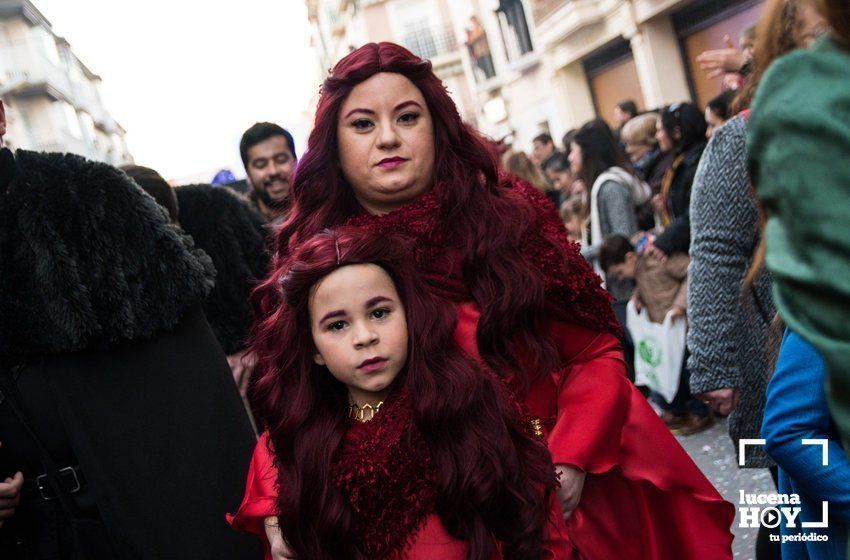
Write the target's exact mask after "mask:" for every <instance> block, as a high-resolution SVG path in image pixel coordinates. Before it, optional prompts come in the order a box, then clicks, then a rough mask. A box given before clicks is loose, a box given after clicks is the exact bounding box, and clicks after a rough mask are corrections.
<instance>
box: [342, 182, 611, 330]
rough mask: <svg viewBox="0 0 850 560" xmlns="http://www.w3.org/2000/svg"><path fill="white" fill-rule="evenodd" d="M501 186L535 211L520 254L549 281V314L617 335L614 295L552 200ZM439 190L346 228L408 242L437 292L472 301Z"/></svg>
mask: <svg viewBox="0 0 850 560" xmlns="http://www.w3.org/2000/svg"><path fill="white" fill-rule="evenodd" d="M501 185H502V186H501V187H500V188H501V189H503V192H502V196H507V197H510V198H513V199H514V200H515V201H516V204H517V205H524V206H526V207H527V208H530V209H531V211H532V212H531V214H532V215H533V220H532V221H529V223H528V224H526V229H525V232H524V235H523V238H522V242H521V247H520V250H521V253H522V255H523V258H524V259H525V260H526V262H527V263H528V264H529V265H530V266H531V267H532V268H533V269H536V270H537V271H539V272H540V274H541V275H542V276H543V277H544V279H545V285H546V300H547V304H548V307H547V309H546V312H547V313H548V314H551V315H553V316H554V317H556V318H558V319H559V320H562V321H566V322H569V323H575V324H579V325H583V326H585V327H587V328H588V329H591V330H594V331H597V332H609V333H613V334H618V333H619V332H620V325H619V323H618V322H617V319H616V317H615V316H614V311H613V309H612V307H611V296H610V295H609V294H608V292H606V291H605V290H604V289H603V288H602V285H601V284H602V279H601V278H599V276H598V275H597V274H596V273H595V272H594V271H593V269H592V268H591V266H590V265H589V264H588V263H587V261H586V260H585V259H584V257H582V256H581V254H580V253H579V246H578V245H577V244H576V243H573V242H571V241H569V240H568V239H567V233H566V229H565V228H564V224H563V222H561V220H560V218H559V217H558V214H557V212H556V211H555V208H554V206H552V203H551V201H549V199H548V198H546V197H545V196H544V195H543V194H541V193H540V192H538V191H537V190H535V189H534V188H533V187H531V186H529V185H528V184H527V183H525V182H522V181H515V182H512V181H509V180H507V179H503V180H502V182H501ZM440 188H442V185H438V186H437V187H435V188H434V190H432V191H431V192H429V193H427V194H425V195H423V196H421V197H420V198H418V199H417V200H415V201H413V202H412V203H410V204H408V205H406V206H403V207H401V208H399V209H398V210H396V211H394V212H390V213H389V214H384V215H371V214H366V213H363V214H359V215H357V216H354V217H352V218H351V219H349V220H348V222H347V225H353V226H357V227H361V228H364V229H368V230H370V231H374V232H377V233H381V234H387V235H398V236H401V237H404V238H406V239H408V240H409V241H410V242H411V243H412V248H413V252H414V257H415V259H416V263H417V265H418V269H419V270H420V272H422V273H423V275H424V278H425V280H426V281H427V283H428V284H429V287H431V288H432V289H433V291H434V292H435V293H437V294H438V295H440V296H442V297H444V298H446V299H450V300H452V301H465V300H470V299H472V297H471V294H470V293H469V289H468V287H467V281H466V279H464V278H463V276H462V274H461V273H460V270H459V269H460V268H461V267H462V263H461V262H460V256H459V248H458V246H457V243H456V242H455V240H452V239H450V238H449V233H450V232H448V231H447V228H446V227H445V225H444V224H443V223H441V221H442V212H441V208H440V197H439V189H440ZM483 219H488V218H487V217H484V218H483ZM492 219H496V218H495V217H493V218H492Z"/></svg>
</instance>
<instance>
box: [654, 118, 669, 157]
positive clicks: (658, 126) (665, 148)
mask: <svg viewBox="0 0 850 560" xmlns="http://www.w3.org/2000/svg"><path fill="white" fill-rule="evenodd" d="M655 140H656V141H657V142H658V147H659V148H660V149H661V151H662V152H670V151H672V150H673V139H672V138H670V135H669V134H668V133H667V129H666V128H664V124H663V123H662V122H661V117H658V120H657V121H656V122H655Z"/></svg>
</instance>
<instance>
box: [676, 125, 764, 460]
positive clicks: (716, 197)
mask: <svg viewBox="0 0 850 560" xmlns="http://www.w3.org/2000/svg"><path fill="white" fill-rule="evenodd" d="M746 140H747V121H746V118H745V116H743V115H738V116H736V117H734V118H733V119H732V120H730V121H729V122H728V123H726V124H725V125H724V126H723V127H721V128H719V129H718V130H717V131H716V132H715V133H714V136H713V137H712V139H711V141H710V142H709V143H708V147H707V148H706V150H705V153H704V154H703V156H702V160H701V162H700V165H699V168H698V169H697V173H696V177H695V179H694V185H693V191H692V194H691V211H690V214H691V248H690V254H691V264H690V267H689V269H688V274H689V276H690V284H689V287H688V320H689V330H688V347H689V349H690V351H691V355H690V358H689V359H688V367H689V368H690V370H691V390H692V391H693V393H695V394H698V393H699V394H701V396H702V398H704V399H705V400H706V401H708V402H709V403H710V404H711V405H712V408H714V410H715V411H716V412H719V413H720V414H730V416H729V435H730V437H731V438H732V440H733V441H734V442H735V448H736V449H737V448H738V441H739V440H740V439H742V438H747V439H749V438H760V437H761V436H760V429H761V423H762V415H763V414H764V405H765V390H766V388H767V382H768V380H769V378H770V371H769V367H770V366H769V358H768V355H767V354H768V352H767V350H766V348H767V346H768V344H767V341H768V334H769V330H770V329H769V327H770V323H771V321H772V320H773V317H774V315H775V314H776V308H775V307H774V304H773V299H772V297H771V280H770V277H769V275H768V274H767V273H766V272H761V273H759V275H758V276H757V277H756V279H755V281H754V282H753V285H752V286H751V287H747V288H746V289H743V290H742V287H743V283H744V279H745V277H746V276H747V272H748V270H749V269H750V266H751V264H752V261H753V255H754V253H755V252H756V248H757V247H758V245H759V213H758V207H757V205H756V201H755V199H754V198H753V196H752V194H751V192H750V179H749V174H748V172H747V142H746ZM773 464H774V463H773V461H771V460H770V458H769V457H768V456H767V455H766V454H765V453H764V451H763V450H762V448H761V447H756V446H748V447H747V456H746V465H745V466H746V467H770V466H773Z"/></svg>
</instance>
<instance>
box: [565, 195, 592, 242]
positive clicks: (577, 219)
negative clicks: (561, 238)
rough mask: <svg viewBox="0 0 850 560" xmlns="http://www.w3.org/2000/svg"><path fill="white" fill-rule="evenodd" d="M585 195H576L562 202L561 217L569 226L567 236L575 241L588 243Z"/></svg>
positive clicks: (567, 226)
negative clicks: (586, 237)
mask: <svg viewBox="0 0 850 560" xmlns="http://www.w3.org/2000/svg"><path fill="white" fill-rule="evenodd" d="M585 213H586V212H585V204H584V197H583V196H581V195H574V196H571V197H570V198H568V199H567V200H566V201H565V202H564V203H563V204H561V219H562V220H563V221H564V226H565V227H566V228H567V237H568V238H569V239H570V241H573V242H575V243H586V242H587V240H586V239H585Z"/></svg>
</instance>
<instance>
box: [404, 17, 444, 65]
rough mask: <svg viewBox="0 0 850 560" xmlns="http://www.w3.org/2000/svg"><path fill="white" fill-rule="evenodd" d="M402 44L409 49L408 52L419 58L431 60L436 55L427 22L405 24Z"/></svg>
mask: <svg viewBox="0 0 850 560" xmlns="http://www.w3.org/2000/svg"><path fill="white" fill-rule="evenodd" d="M402 43H404V46H405V47H407V48H408V49H410V52H412V53H413V54H415V55H416V56H419V57H421V58H432V57H434V56H436V54H437V45H436V43H435V41H434V35H433V34H432V33H431V26H430V25H429V23H428V22H427V21H417V22H415V23H409V24H407V25H406V26H405V29H404V39H402Z"/></svg>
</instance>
